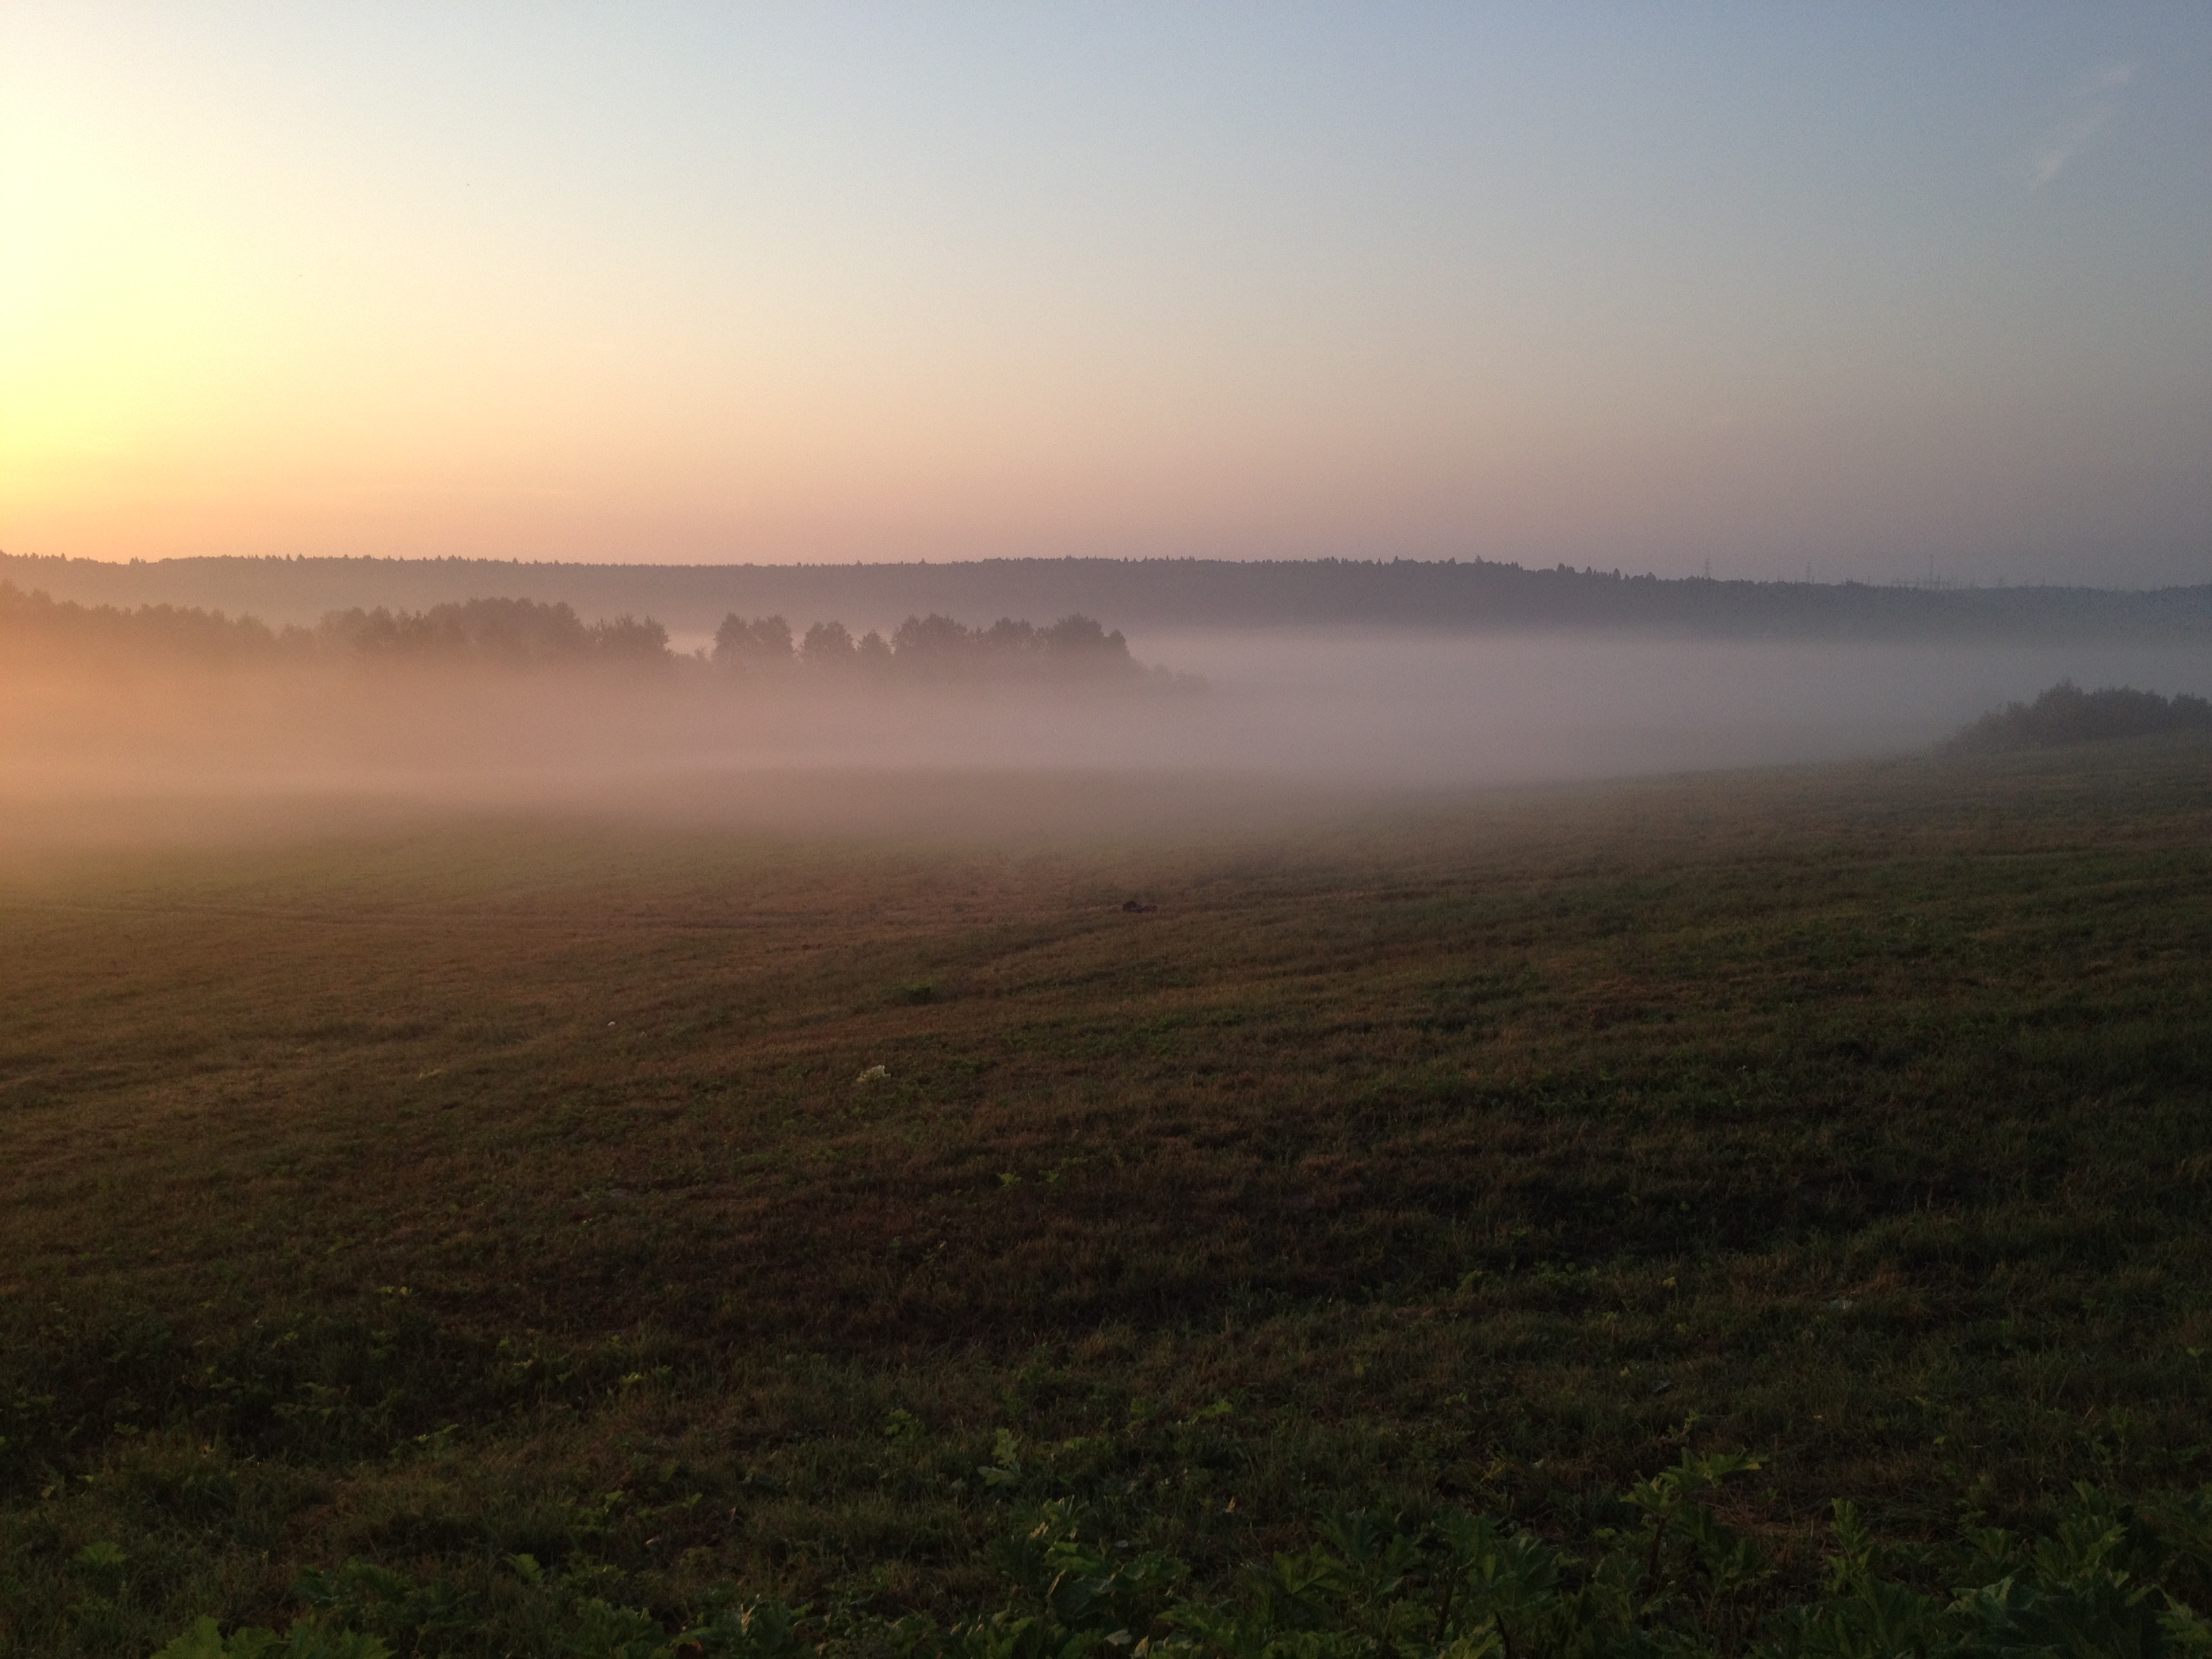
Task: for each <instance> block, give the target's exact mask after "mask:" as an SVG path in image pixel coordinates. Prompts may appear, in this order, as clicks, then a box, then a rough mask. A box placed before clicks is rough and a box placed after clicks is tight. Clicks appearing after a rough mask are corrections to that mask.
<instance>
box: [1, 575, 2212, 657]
mask: <svg viewBox="0 0 2212 1659" xmlns="http://www.w3.org/2000/svg"><path fill="white" fill-rule="evenodd" d="M0 578H9V579H12V580H15V581H16V582H17V583H19V584H20V585H21V586H27V587H28V586H39V587H43V588H45V589H46V591H47V592H52V593H53V594H55V595H56V596H57V597H63V598H70V599H79V600H82V601H83V602H85V603H88V604H91V603H95V602H103V601H104V602H106V603H111V604H115V603H124V604H137V603H139V602H142V601H146V600H166V601H167V602H169V603H172V604H180V605H181V604H189V605H220V606H223V607H226V608H228V609H229V610H231V611H234V612H235V611H248V612H258V613H260V614H263V615H280V616H285V617H297V618H301V619H303V620H304V619H305V618H307V617H320V616H322V615H324V614H325V612H327V611H331V610H343V609H345V608H348V607H351V606H356V605H358V606H365V607H374V606H376V605H386V606H389V607H392V609H394V610H395V611H397V610H401V609H418V610H419V609H422V608H425V607H430V606H435V605H439V604H441V603H455V602H459V601H461V600H464V599H467V598H469V597H470V596H471V595H472V594H477V593H511V594H515V595H518V596H521V597H526V598H530V599H539V600H543V601H547V602H550V601H555V600H566V601H568V603H569V604H571V605H576V606H578V607H580V609H581V610H582V611H584V613H585V614H586V615H593V614H596V615H599V616H614V615H617V614H619V613H621V612H623V611H630V612H634V613H635V614H638V615H643V614H646V613H647V612H650V613H651V614H653V616H656V617H660V618H661V619H662V620H663V621H665V622H666V623H668V625H669V626H670V627H671V628H673V629H677V630H678V631H679V632H689V631H691V630H694V629H696V630H699V631H701V632H704V631H706V630H707V629H711V628H712V627H713V626H714V619H715V618H717V617H721V616H722V615H724V614H725V613H726V612H729V611H735V612H737V613H738V614H739V615H740V616H747V617H752V616H762V615H768V614H772V613H780V614H781V615H783V616H786V617H795V616H800V615H805V616H811V617H839V616H842V617H852V616H856V615H857V616H863V617H897V616H904V615H908V614H909V613H911V614H913V615H915V616H917V617H927V616H929V615H931V614H933V613H941V614H945V615H951V616H966V617H991V616H997V615H999V614H1000V613H1001V612H1009V613H1012V614H1014V615H1028V616H1032V617H1060V616H1066V615H1067V614H1069V613H1070V612H1075V613H1079V614H1082V615H1085V616H1093V617H1108V616H1110V617H1116V618H1118V619H1120V621H1121V624H1122V626H1124V627H1152V628H1268V627H1300V628H1307V627H1334V626H1356V627H1362V628H1410V629H1421V630H1424V631H1440V630H1450V631H1459V632H1504V631H1513V630H1525V629H1583V630H1589V629H1601V630H1608V631H1634V632H1650V633H1659V634H1673V635H1686V636H1699V637H1707V636H1734V637H1748V638H1777V639H1838V640H1865V639H1967V638H1972V639H2084V638H2109V639H2193V640H2203V639H2207V638H2212V586H2206V585H2200V586H2185V587H2169V588H2163V589H2160V590H2156V591H2153V592H2118V591H2114V590H2111V589H2099V588H2089V587H2046V586H2013V587H1945V586H1934V585H1932V584H1923V585H1920V586H1907V585H1902V584H1891V583H1878V582H1857V581H1845V582H1815V581H1811V580H1805V581H1746V580H1729V579H1725V578H1721V579H1715V578H1705V577H1684V578H1661V577H1657V576H1653V575H1649V574H1645V575H1638V574H1634V573H1633V572H1629V573H1623V572H1621V571H1619V570H1612V569H1605V570H1600V569H1594V568H1587V567H1585V568H1571V567H1569V566H1566V565H1564V564H1561V565H1554V566H1552V567H1551V568H1534V567H1523V566H1522V565H1519V564H1516V563H1511V562H1504V561H1499V560H1494V559H1479V558H1477V559H1465V558H1462V559H1437V560H1422V559H1347V558H1324V559H1254V560H1225V559H1165V558H1160V559H1109V558H1071V559H977V560H966V561H952V562H932V563H927V564H925V563H918V562H915V563H904V564H834V565H833V564H815V565H737V564H714V565H611V564H551V563H520V562H509V561H505V560H489V559H385V558H271V559H255V558H181V559H163V560H156V561H152V562H147V563H143V564H138V563H134V564H112V563H103V562H98V561H94V560H90V559H61V558H52V557H39V556H26V555H9V554H4V553H0ZM887 642H888V641H887Z"/></svg>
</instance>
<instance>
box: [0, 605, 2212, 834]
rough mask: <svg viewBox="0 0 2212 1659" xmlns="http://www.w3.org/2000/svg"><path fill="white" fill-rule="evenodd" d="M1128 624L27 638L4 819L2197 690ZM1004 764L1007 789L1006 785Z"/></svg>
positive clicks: (1711, 726) (1953, 716)
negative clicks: (39, 812)
mask: <svg viewBox="0 0 2212 1659" xmlns="http://www.w3.org/2000/svg"><path fill="white" fill-rule="evenodd" d="M678 643H681V641H678ZM1132 651H1133V656H1134V659H1135V660H1136V662H1137V663H1138V664H1140V665H1155V666H1157V667H1159V668H1164V669H1168V670H1172V671H1173V672H1172V673H1152V674H1142V673H1140V674H1137V675H1135V676H1133V678H1130V679H1128V680H1127V681H1126V682H1123V681H1115V682H1113V683H1110V684H1095V683H1088V682H1077V683H1073V684H1060V683H1052V682H1028V683H1023V684H997V683H992V682H987V681H978V682H927V683H912V684H907V683H902V684H887V683H881V682H876V683H861V682H858V681H856V680H854V679H853V678H843V677H840V676H836V675H825V674H823V673H819V672H810V671H805V669H804V668H803V667H793V668H791V669H789V670H787V671H777V672H775V673H772V674H768V675H758V674H757V675H755V676H753V677H752V678H732V677H730V676H728V675H726V674H722V673H720V672H718V671H714V670H712V669H710V668H709V667H708V666H707V665H702V664H700V663H698V662H696V660H692V659H684V658H676V659H672V665H671V666H669V667H668V668H666V669H665V671H656V672H641V671H635V670H634V669H632V668H629V667H619V668H617V667H606V666H600V667H595V668H592V669H579V668H566V669H547V668H539V669H535V670H515V671H501V670H494V669H485V668H481V667H476V668H469V667H454V666H451V665H443V666H441V665H420V664H402V663H392V662H368V663H352V662H349V663H346V664H343V665H331V664H327V663H315V664H307V663H288V662H277V663H273V664H267V665H213V666H207V665H189V664H182V663H178V662H166V663H161V662H156V663H137V664H117V663H114V662H106V663H101V664H93V663H69V662H55V661H52V660H48V661H46V662H45V663H43V664H40V663H36V662H33V661H29V660H27V659H21V658H18V659H16V660H15V661H14V662H13V663H12V664H11V665H9V667H8V668H7V669H6V670H5V671H4V672H0V685H4V698H0V791H4V796H5V799H8V800H9V801H10V802H12V803H14V804H15V806H16V807H17V808H18V809H19V825H18V827H19V831H21V833H29V832H28V830H27V829H26V828H25V826H27V824H28V823H30V820H29V819H27V818H23V817H21V811H20V809H25V808H27V807H29V806H30V805H33V804H34V803H45V804H46V806H47V807H49V808H52V809H57V810H58V809H61V808H63V807H64V806H66V805H68V804H69V803H72V802H74V803H76V804H77V805H78V806H80V807H82V808H84V809H85V810H86V811H90V812H91V814H92V816H91V818H90V819H84V818H82V817H79V816H77V815H76V814H75V813H70V814H69V815H68V816H67V817H65V819H62V820H54V821H53V822H54V823H62V822H66V823H69V824H70V825H71V826H73V827H72V828H71V829H70V831H69V833H70V834H71V835H76V836H82V835H84V834H86V833H88V832H89V827H90V826H92V825H97V824H100V823H101V822H102V813H103V811H106V819H107V821H106V824H105V828H104V829H101V830H100V833H104V834H123V833H128V834H151V835H157V836H158V835H160V834H161V833H164V831H165V826H166V827H167V828H174V827H176V826H179V825H181V824H183V823H187V822H190V823H194V824H197V825H198V826H199V827H200V829H203V830H204V829H210V827H212V826H216V825H219V824H220V823H222V822H223V821H224V815H225V812H226V811H227V810H234V811H236V812H237V813H238V814H239V815H240V816H239V819H238V821H239V822H240V823H241V824H242V823H246V821H247V819H248V817H250V816H251V815H250V814H249V813H247V811H246V807H247V805H248V804H249V803H253V802H262V803H264V804H265V803H266V802H267V801H268V800H269V799H272V798H275V797H279V796H283V797H289V798H293V799H315V798H320V799H325V800H326V801H330V800H343V801H347V802H352V803H356V804H357V803H359V802H362V801H364V800H369V799H377V798H386V799H390V800H393V801H406V802H409V803H411V804H412V805H414V806H415V807H416V808H420V807H422V806H424V805H435V804H436V803H439V802H446V803H449V804H453V805H476V806H482V805H536V806H569V807H578V808H586V809H590V810H594V811H604V810H610V809H611V810H617V811H629V812H637V811H643V812H648V813H651V812H666V813H675V814H678V815H681V816H683V817H690V818H697V817H705V818H708V819H710V820H711V819H724V820H727V821H729V822H732V823H740V822H742V823H779V824H783V825H786V826H787V827H792V828H805V829H815V830H832V831H848V830H849V831H854V832H862V833H871V834H899V833H921V832H923V831H925V830H927V831H928V832H931V833H939V832H947V831H951V832H958V833H968V834H985V833H988V834H995V835H999V836H1006V835H1020V834H1027V833H1033V832H1034V833H1042V832H1044V831H1046V830H1048V829H1050V830H1052V831H1054V833H1061V832H1066V831H1068V830H1070V829H1082V828H1092V829H1101V828H1110V827H1115V826H1120V827H1123V828H1133V827H1142V826H1144V825H1147V824H1158V823H1166V822H1170V821H1172V822H1181V823H1188V822H1203V821H1206V820H1207V819H1209V818H1218V819H1235V820H1236V821H1237V822H1240V823H1249V822H1253V821H1255V820H1259V819H1264V818H1266V817H1267V815H1268V814H1269V813H1271V812H1291V811H1296V810H1300V804H1301V803H1303V804H1304V805H1311V804H1312V803H1313V802H1315V801H1316V800H1319V799H1341V798H1342V797H1344V796H1345V795H1346V793H1350V794H1352V795H1354V796H1357V795H1358V794H1361V793H1372V792H1374V791H1377V790H1382V791H1387V792H1402V791H1404V790H1407V789H1412V790H1416V791H1434V790H1439V789H1441V790H1447V791H1453V790H1464V789H1468V788H1481V787H1494V786H1501V785H1514V784H1525V783H1541V782H1547V781H1584V780H1595V779H1601V778H1607V777H1613V776H1629V775H1648V774H1652V773H1666V772H1680V771H1694V770H1703V769H1726V768H1732V767H1745V766H1761V765H1772V764H1778V763H1798V762H1814V761H1822V760H1830V759H1838V758H1844V757H1871V756H1881V755H1891V754H1899V753H1904V752H1908V751H1912V750H1924V749H1926V748H1927V747H1929V745H1931V744H1935V743H1936V742H1937V741H1939V740H1940V739H1942V738H1944V737H1946V736H1948V734H1950V733H1952V732H1955V731H1957V730H1958V729H1959V728H1960V727H1961V726H1964V725H1965V724H1966V723H1967V722H1968V721H1970V720H1973V719H1974V718H1975V717H1976V716H1978V715H1979V714H1984V713H1985V712H1986V711H1988V710H1990V709H1992V708H1997V707H2000V706H2002V704H2004V703H2005V702H2008V701H2013V700H2018V699H2022V698H2026V697H2030V696H2033V695H2034V694H2035V693H2036V692H2037V691H2039V690H2041V689H2043V688H2045V687H2047V686H2049V685H2051V684H2054V683H2056V682H2057V681H2059V680H2061V679H2069V678H2070V679H2072V680H2074V681H2075V682H2077V683H2079V684H2082V685H2084V686H2098V685H2106V684H2126V685H2134V686H2142V687H2146V688H2149V689H2153V690H2160V691H2165V692H2169V693H2171V692H2177V691H2186V692H2193V693H2197V694H2202V693H2203V692H2205V691H2207V690H2212V652H2208V651H2207V650H2206V649H2205V648H2204V647H2201V646H2197V645H2194V644H2160V643H2147V644H2134V645H2125V644H2112V643H2096V642H2088V643H2075V644H2058V643H2048V642H2031V643H2014V644H1987V643H1973V642H1956V641H1954V642H1946V643H1941V644H1929V643H1895V642H1889V643H1835V642H1783V641H1737V640H1701V641H1681V640H1666V639H1650V638H1620V637H1607V636H1601V635H1587V634H1584V635H1567V634H1556V635H1539V634H1525V635H1486V636H1479V637H1468V636H1437V635H1409V634H1407V633H1404V632H1402V631H1400V632H1389V633H1385V632H1368V633H1347V632H1344V631H1330V630H1321V629H1305V630H1267V631H1255V630H1251V629H1237V630H1178V631H1162V632H1158V633H1150V634H1146V635H1141V636H1139V638H1138V639H1136V640H1135V641H1133V642H1132ZM985 777H988V778H991V779H993V780H994V785H993V787H991V788H988V789H986V788H983V787H981V786H980V785H979V784H977V783H975V780H977V779H981V778H985ZM962 779H966V780H969V782H967V783H964V784H963V783H961V782H959V780H962ZM1009 784H1012V785H1017V786H1025V787H1017V788H1016V791H1015V795H1016V796H1018V798H1019V799H1020V800H1021V802H1022V803H1023V804H1022V805H1021V807H1020V808H1019V810H1018V811H1012V809H1010V808H1009V806H1008V804H1007V803H1008V801H1009V800H1010V799H1013V798H1014V797H1012V796H1008V795H1007V794H1006V791H1005V788H1004V787H1003V786H1006V785H1009ZM100 802H108V803H112V804H113V805H112V807H111V808H108V809H101V808H100V807H99V806H98V803H100ZM226 802H228V803H229V807H228V808H226V806H225V805H224V804H225V803H226ZM1054 803H1057V805H1055V804H1054ZM347 810H349V811H351V810H357V807H356V806H349V807H348V808H347Z"/></svg>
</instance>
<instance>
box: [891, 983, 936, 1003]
mask: <svg viewBox="0 0 2212 1659" xmlns="http://www.w3.org/2000/svg"><path fill="white" fill-rule="evenodd" d="M899 1000H900V1001H901V1002H904V1003H908V1004H919V1003H924V1002H934V1001H936V1000H937V987H936V986H935V985H934V984H933V983H932V982H931V981H928V980H926V979H925V980H918V981H915V983H914V984H912V985H902V986H900V987H899Z"/></svg>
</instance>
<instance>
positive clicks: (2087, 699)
mask: <svg viewBox="0 0 2212 1659" xmlns="http://www.w3.org/2000/svg"><path fill="white" fill-rule="evenodd" d="M2154 732H2212V702H2206V701H2205V700H2204V699H2203V698H2202V697H2192V696H2190V695H2189V694H2188V693H2187V692H2185V691H2184V692H2179V693H2178V694H2176V695H2175V696H2173V697H2172V698H2171V699H2168V698H2166V697H2161V696H2159V695H2158V693H2157V692H2155V691H2136V690H2130V689H2129V688H2127V687H2125V686H2106V687H2105V688H2104V689H2103V690H2099V691H2084V690H2082V689H2081V687H2080V686H2078V685H2076V684H2074V682H2073V681H2071V680H2061V681H2059V682H2058V684H2056V685H2054V686H2052V687H2051V689H2050V690H2048V691H2045V693H2044V694H2043V695H2042V696H2039V697H2038V698H2037V699H2036V700H2035V701H2034V702H2015V703H2008V704H2006V705H2005V707H2004V708H2001V709H1996V710H1993V711H1991V712H1990V713H1989V714H1984V715H1983V716H1982V717H1981V719H1979V720H1976V721H1975V722H1974V723H1973V724H1972V726H1968V727H1966V730H1965V731H1963V732H1960V733H1959V734H1958V735H1957V736H1956V737H1954V738H1952V739H1951V740H1950V742H1949V743H1948V744H1945V745H1944V747H1945V748H1947V749H1949V750H1952V751H1954V753H1963V752H1971V751H1973V750H1986V749H2047V748H2052V747H2055V746H2057V745H2058V744H2072V743H2095V742H2098V741H2100V740H2102V739H2106V738H2141V737H2148V736H2150V735H2152V734H2153V733H2154Z"/></svg>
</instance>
